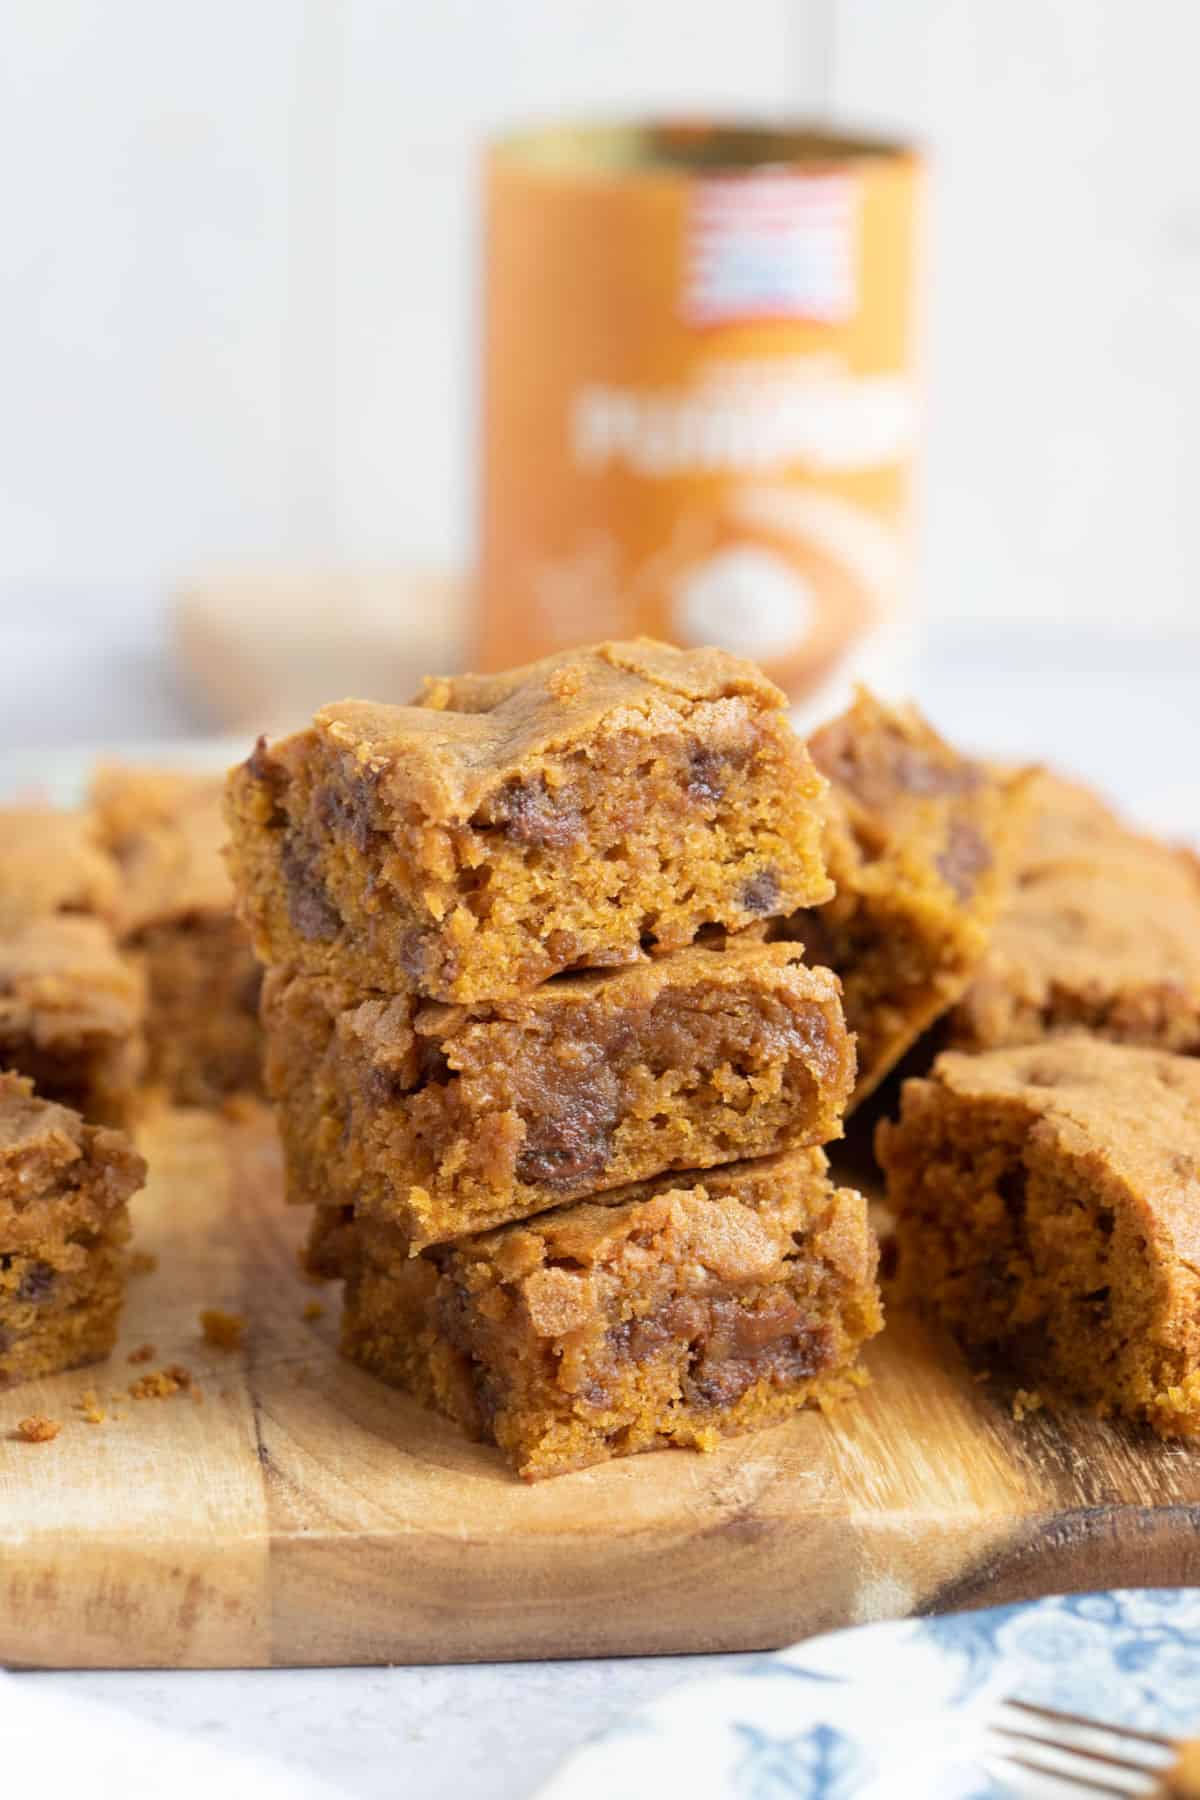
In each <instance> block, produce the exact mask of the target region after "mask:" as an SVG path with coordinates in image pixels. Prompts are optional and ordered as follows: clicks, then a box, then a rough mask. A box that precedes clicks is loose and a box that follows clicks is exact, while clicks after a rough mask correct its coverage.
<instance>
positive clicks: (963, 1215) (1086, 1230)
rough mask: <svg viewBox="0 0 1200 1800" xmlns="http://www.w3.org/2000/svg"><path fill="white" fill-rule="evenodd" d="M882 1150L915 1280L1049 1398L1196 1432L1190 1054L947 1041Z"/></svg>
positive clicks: (910, 1290)
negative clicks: (968, 1048)
mask: <svg viewBox="0 0 1200 1800" xmlns="http://www.w3.org/2000/svg"><path fill="white" fill-rule="evenodd" d="M876 1148H877V1151H878V1155H879V1160H880V1162H881V1163H882V1165H883V1167H884V1170H885V1172H886V1175H887V1184H888V1200H889V1203H890V1205H891V1207H892V1208H893V1210H894V1212H895V1215H896V1225H897V1242H898V1247H899V1276H898V1280H899V1285H900V1291H901V1292H902V1293H903V1294H904V1295H905V1296H906V1297H908V1298H912V1299H915V1300H916V1301H918V1302H920V1303H922V1304H923V1305H925V1306H927V1307H928V1308H930V1309H932V1310H933V1311H934V1312H936V1313H937V1314H939V1315H940V1316H941V1318H942V1319H943V1320H944V1321H945V1323H946V1324H947V1325H948V1326H949V1327H950V1328H951V1329H952V1331H953V1332H954V1333H955V1334H956V1336H957V1337H958V1338H959V1339H960V1340H961V1342H962V1343H963V1344H964V1345H965V1346H966V1347H967V1348H968V1349H969V1350H972V1351H977V1352H979V1353H980V1355H981V1356H982V1357H984V1358H985V1359H986V1361H987V1363H988V1365H989V1366H998V1365H999V1364H1003V1366H1006V1367H1007V1368H1008V1369H1009V1370H1010V1371H1011V1372H1012V1373H1013V1374H1014V1375H1016V1376H1018V1377H1019V1378H1020V1380H1021V1381H1022V1382H1023V1383H1024V1384H1025V1385H1026V1386H1028V1387H1031V1388H1034V1389H1036V1390H1038V1391H1040V1392H1042V1393H1043V1394H1045V1395H1046V1396H1047V1397H1057V1398H1059V1399H1062V1400H1065V1401H1069V1402H1077V1403H1079V1404H1081V1405H1084V1406H1087V1407H1090V1408H1093V1409H1095V1410H1096V1411H1099V1412H1101V1413H1121V1414H1125V1415H1128V1416H1130V1417H1133V1418H1136V1419H1142V1420H1146V1421H1148V1422H1149V1423H1150V1424H1152V1425H1153V1426H1154V1427H1155V1429H1156V1430H1158V1431H1159V1432H1161V1433H1162V1434H1164V1435H1167V1436H1170V1435H1176V1434H1178V1435H1188V1436H1193V1435H1196V1434H1197V1433H1198V1432H1200V1274H1198V1273H1197V1270H1198V1269H1200V1062H1197V1061H1195V1060H1193V1059H1192V1058H1189V1057H1181V1056H1172V1055H1169V1054H1167V1053H1165V1052H1162V1051H1156V1050H1144V1049H1132V1048H1128V1047H1123V1046H1119V1045H1113V1044H1107V1043H1102V1042H1100V1041H1098V1040H1096V1039H1094V1038H1086V1037H1064V1038H1060V1039H1058V1040H1056V1041H1055V1042H1054V1043H1050V1044H1042V1045H1033V1046H1030V1047H1026V1048H1023V1049H1016V1050H993V1051H988V1052H985V1053H984V1054H983V1055H980V1056H967V1055H963V1054H960V1053H959V1052H956V1051H948V1052H946V1053H945V1054H944V1055H943V1056H941V1057H939V1059H938V1061H937V1062H936V1063H935V1064H934V1068H933V1074H932V1077H931V1079H929V1080H921V1081H909V1082H906V1083H905V1086H904V1089H903V1095H902V1103H901V1112H900V1118H899V1121H898V1122H896V1123H890V1122H887V1121H885V1122H884V1123H883V1124H881V1125H880V1127H879V1129H878V1133H877V1137H876Z"/></svg>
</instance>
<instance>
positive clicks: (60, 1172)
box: [0, 1074, 146, 1387]
mask: <svg viewBox="0 0 1200 1800" xmlns="http://www.w3.org/2000/svg"><path fill="white" fill-rule="evenodd" d="M145 1175H146V1165H145V1163H144V1162H143V1161H142V1158H141V1157H140V1156H139V1155H138V1154H137V1152H136V1151H135V1150H134V1148H133V1146H132V1145H131V1144H130V1143H129V1141H128V1139H127V1138H126V1137H125V1136H124V1134H123V1133H122V1132H119V1131H109V1130H106V1129H104V1128H102V1127H97V1126H92V1125H86V1124H84V1122H83V1120H82V1119H81V1118H80V1117H79V1115H78V1113H75V1112H71V1111H69V1110H68V1109H67V1108H66V1107H63V1106H57V1105H55V1104H53V1103H52V1102H50V1101H46V1100H41V1099H38V1098H36V1097H35V1096H34V1093H33V1088H32V1085H31V1083H30V1082H28V1081H25V1080H23V1079H22V1078H21V1077H20V1076H17V1075H9V1074H0V1387H3V1386H7V1385H8V1384H9V1383H11V1382H17V1381H28V1380H30V1379H32V1378H33V1377H35V1376H39V1375H50V1374H53V1373H55V1372H56V1371H57V1370H60V1369H73V1368H76V1367H78V1366H79V1365H80V1364H82V1363H90V1362H97V1361H99V1359H100V1358H101V1357H104V1356H107V1355H108V1353H109V1351H110V1350H111V1349H112V1346H113V1343H114V1340H115V1338H116V1331H117V1321H118V1316H119V1314H120V1310H121V1301H122V1298H123V1296H124V1290H125V1277H126V1253H125V1245H126V1242H127V1240H128V1237H129V1219H128V1201H129V1199H130V1196H131V1195H132V1194H133V1193H134V1192H135V1191H136V1190H137V1189H138V1188H140V1187H141V1185H142V1183H143V1181H144V1180H145Z"/></svg>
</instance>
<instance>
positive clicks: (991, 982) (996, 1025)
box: [948, 771, 1200, 1056]
mask: <svg viewBox="0 0 1200 1800" xmlns="http://www.w3.org/2000/svg"><path fill="white" fill-rule="evenodd" d="M1064 1031H1067V1032H1070V1031H1088V1032H1092V1033H1094V1034H1095V1035H1097V1036H1099V1037H1105V1038H1110V1039H1112V1040H1113V1041H1114V1042H1118V1043H1131V1044H1144V1045H1148V1046H1152V1047H1157V1048H1160V1049H1164V1050H1175V1051H1179V1052H1181V1053H1185V1054H1188V1055H1193V1056H1195V1055H1200V866H1198V865H1197V863H1196V861H1195V859H1194V858H1193V857H1191V856H1190V855H1189V854H1188V853H1187V852H1186V851H1179V850H1175V849H1173V848H1172V847H1171V846H1170V845H1167V844H1162V843H1158V842H1157V841H1156V840H1155V839H1153V838H1150V837H1146V836H1143V835H1141V834H1140V833H1138V832H1135V831H1133V830H1131V829H1130V828H1129V827H1128V826H1127V825H1125V824H1124V822H1123V821H1122V820H1121V819H1119V818H1118V817H1117V816H1116V814H1115V813H1113V812H1112V811H1111V810H1110V809H1109V808H1108V807H1107V806H1106V805H1105V804H1104V802H1103V801H1101V800H1100V799H1099V798H1098V797H1097V796H1095V795H1093V794H1091V793H1089V791H1088V790H1087V789H1086V788H1081V787H1079V786H1077V785H1076V784H1075V783H1073V782H1067V781H1063V780H1062V779H1060V778H1059V777H1057V776H1054V775H1051V774H1049V773H1046V772H1044V771H1039V773H1038V774H1037V776H1036V778H1035V780H1034V782H1033V786H1032V790H1031V795H1030V824H1029V828H1028V831H1027V834H1026V837H1025V839H1024V842H1023V844H1022V848H1021V851H1020V854H1019V857H1018V864H1017V872H1016V877H1015V880H1014V882H1013V885H1012V888H1011V891H1010V892H1009V894H1008V896H1007V898H1006V901H1005V904H1004V907H1003V909H1002V911H1001V914H1000V917H999V919H998V921H997V924H996V929H995V934H994V938H993V942H992V944H991V946H990V948H989V950H988V952H987V954H986V956H985V957H984V959H983V961H982V963H981V965H980V967H979V970H978V972H977V973H976V975H975V978H974V979H973V981H972V983H971V985H970V987H969V989H968V990H967V992H966V994H965V995H964V997H963V999H962V1001H961V1002H960V1004H959V1005H958V1006H957V1007H956V1008H955V1009H954V1012H953V1013H952V1015H951V1017H950V1020H949V1034H948V1035H949V1041H950V1042H951V1043H952V1044H953V1045H955V1046H956V1047H961V1048H962V1049H971V1050H975V1049H990V1048H995V1047H1000V1046H1003V1045H1007V1044H1012V1045H1015V1044H1028V1043H1034V1042H1036V1041H1037V1040H1039V1039H1041V1038H1046V1037H1052V1036H1054V1035H1056V1034H1057V1033H1060V1032H1064Z"/></svg>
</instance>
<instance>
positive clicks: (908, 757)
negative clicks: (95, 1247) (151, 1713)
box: [892, 745, 983, 797]
mask: <svg viewBox="0 0 1200 1800" xmlns="http://www.w3.org/2000/svg"><path fill="white" fill-rule="evenodd" d="M892 768H893V770H894V773H895V782H896V786H897V787H898V788H899V789H900V791H901V792H902V793H905V794H918V795H924V796H927V797H935V796H940V795H949V794H972V793H974V792H975V790H976V789H977V788H979V787H980V786H982V784H983V770H982V769H980V768H979V766H978V764H976V763H971V762H962V761H959V760H957V759H956V760H955V761H953V762H949V763H946V762H939V761H937V760H936V759H935V758H934V757H932V756H929V755H928V754H927V753H926V752H925V751H924V750H917V749H914V748H913V746H912V745H905V746H904V748H903V749H901V750H898V751H897V752H896V755H895V757H894V759H893V762H892Z"/></svg>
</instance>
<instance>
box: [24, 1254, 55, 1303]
mask: <svg viewBox="0 0 1200 1800" xmlns="http://www.w3.org/2000/svg"><path fill="white" fill-rule="evenodd" d="M57 1280H58V1276H57V1275H56V1273H55V1271H54V1270H53V1269H52V1268H51V1266H50V1264H49V1263H44V1262H31V1263H30V1265H29V1267H28V1268H27V1269H26V1271H25V1273H24V1274H23V1275H22V1277H21V1279H20V1281H19V1283H18V1284H17V1299H18V1300H21V1301H24V1302H25V1304H26V1305H30V1306H40V1305H41V1304H42V1302H43V1301H44V1300H48V1299H49V1298H50V1295H51V1294H52V1293H53V1291H54V1286H55V1283H56V1281H57Z"/></svg>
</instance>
